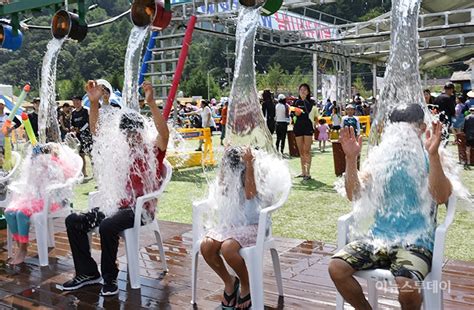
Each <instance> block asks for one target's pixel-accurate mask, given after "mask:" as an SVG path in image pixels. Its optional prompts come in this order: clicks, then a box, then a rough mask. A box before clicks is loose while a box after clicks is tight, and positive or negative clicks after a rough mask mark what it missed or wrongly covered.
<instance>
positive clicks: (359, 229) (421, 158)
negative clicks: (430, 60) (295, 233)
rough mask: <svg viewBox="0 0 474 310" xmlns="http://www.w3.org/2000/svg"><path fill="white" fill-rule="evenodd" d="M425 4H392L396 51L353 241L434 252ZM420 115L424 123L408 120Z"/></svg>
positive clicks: (449, 168)
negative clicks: (422, 25) (421, 16)
mask: <svg viewBox="0 0 474 310" xmlns="http://www.w3.org/2000/svg"><path fill="white" fill-rule="evenodd" d="M420 2H421V1H420V0H393V1H392V14H391V17H392V21H391V27H392V28H391V50H390V56H389V60H388V64H387V68H386V71H385V81H384V88H383V89H382V92H381V98H380V100H379V101H378V102H377V105H376V111H375V119H374V120H373V124H372V130H371V133H370V139H369V143H370V147H369V152H368V157H367V159H366V160H365V162H364V163H363V165H362V169H361V170H362V175H364V176H365V177H364V183H363V184H362V188H361V192H360V197H359V198H358V199H357V200H356V201H355V202H354V204H353V215H354V224H353V226H352V229H351V232H352V234H353V237H354V238H356V239H360V238H364V237H369V238H370V239H371V240H373V242H374V244H375V245H376V248H377V246H380V245H400V244H416V245H422V246H424V247H427V248H429V247H430V244H431V242H432V238H433V227H434V225H435V223H434V220H435V218H434V216H435V215H436V212H435V209H434V208H433V205H434V204H433V198H432V196H431V194H430V191H429V188H428V183H429V182H428V173H429V159H428V154H427V151H426V150H425V148H424V147H423V143H424V136H423V130H424V127H423V125H422V123H423V122H424V123H426V124H427V125H428V126H429V125H430V124H431V121H432V118H431V114H430V113H429V111H428V110H427V108H426V106H425V104H424V99H423V92H422V87H421V80H420V74H419V71H418V60H419V55H418V12H419V8H420ZM394 108H397V109H406V108H408V110H409V111H410V114H408V113H407V114H404V115H405V116H403V117H402V118H400V119H405V121H401V122H400V121H394V122H392V121H391V120H390V119H389V116H390V114H391V112H392V111H393V110H394ZM420 108H421V109H420ZM405 111H407V110H405ZM416 111H423V112H424V115H423V114H422V113H423V112H419V113H416ZM415 115H419V118H416V119H420V120H421V121H420V122H412V123H408V122H407V121H406V119H407V118H410V117H411V118H412V119H413V117H414V116H415ZM392 120H393V119H392ZM440 154H441V158H442V163H443V169H444V172H445V173H446V175H447V176H448V178H449V179H450V181H451V183H452V184H453V187H454V190H455V192H456V193H455V194H458V195H459V194H460V195H465V190H464V189H463V187H462V185H460V182H459V178H458V176H457V173H456V169H453V166H455V165H452V163H451V160H450V159H449V156H448V154H447V152H446V151H445V150H444V149H441V150H440Z"/></svg>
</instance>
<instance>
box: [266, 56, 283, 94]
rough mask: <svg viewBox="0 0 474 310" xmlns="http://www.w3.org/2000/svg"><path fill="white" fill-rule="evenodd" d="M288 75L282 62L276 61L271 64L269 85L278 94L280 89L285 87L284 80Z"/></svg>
mask: <svg viewBox="0 0 474 310" xmlns="http://www.w3.org/2000/svg"><path fill="white" fill-rule="evenodd" d="M287 75H288V74H287V73H286V72H285V71H283V69H282V67H281V65H280V64H278V63H276V64H272V65H270V67H269V68H268V73H267V87H269V88H270V90H271V91H272V92H273V93H275V94H276V93H277V92H278V90H279V89H281V88H282V87H284V85H285V84H284V80H285V78H286V76H287Z"/></svg>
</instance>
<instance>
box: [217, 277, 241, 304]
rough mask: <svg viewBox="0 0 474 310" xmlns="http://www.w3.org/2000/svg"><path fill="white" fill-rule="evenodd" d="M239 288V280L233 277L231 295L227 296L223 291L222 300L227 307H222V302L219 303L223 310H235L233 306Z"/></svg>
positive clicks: (235, 302)
mask: <svg viewBox="0 0 474 310" xmlns="http://www.w3.org/2000/svg"><path fill="white" fill-rule="evenodd" d="M239 286H240V281H239V278H237V277H235V282H234V291H233V292H232V294H230V295H227V293H226V292H225V290H224V300H225V301H226V303H227V305H224V302H221V306H222V309H224V310H227V309H228V310H233V309H235V305H236V304H237V293H238V292H239ZM232 300H233V301H234V302H233V303H232V304H230V302H231V301H232Z"/></svg>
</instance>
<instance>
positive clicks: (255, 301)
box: [244, 251, 264, 309]
mask: <svg viewBox="0 0 474 310" xmlns="http://www.w3.org/2000/svg"><path fill="white" fill-rule="evenodd" d="M244 259H245V264H246V265H247V269H248V273H249V282H250V294H251V296H252V309H263V308H264V296H263V257H262V256H259V255H256V253H255V251H252V252H250V253H248V255H245V256H244Z"/></svg>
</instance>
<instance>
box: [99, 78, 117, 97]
mask: <svg viewBox="0 0 474 310" xmlns="http://www.w3.org/2000/svg"><path fill="white" fill-rule="evenodd" d="M96 82H97V85H102V86H105V87H106V88H107V89H108V90H109V91H110V94H111V95H112V94H113V92H114V90H113V88H112V85H110V83H109V82H108V81H107V80H104V79H99V80H97V81H96Z"/></svg>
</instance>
